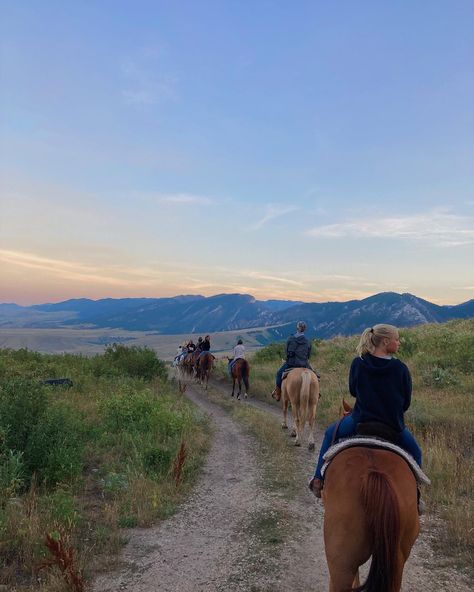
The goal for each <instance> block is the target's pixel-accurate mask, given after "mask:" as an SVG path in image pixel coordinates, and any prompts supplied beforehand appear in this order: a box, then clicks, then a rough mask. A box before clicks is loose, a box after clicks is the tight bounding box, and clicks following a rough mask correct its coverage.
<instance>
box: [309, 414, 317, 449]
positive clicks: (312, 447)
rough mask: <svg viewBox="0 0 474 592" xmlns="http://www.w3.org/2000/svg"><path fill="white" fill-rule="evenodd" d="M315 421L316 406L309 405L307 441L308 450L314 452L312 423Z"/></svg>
mask: <svg viewBox="0 0 474 592" xmlns="http://www.w3.org/2000/svg"><path fill="white" fill-rule="evenodd" d="M315 419H316V404H315V403H314V404H311V407H310V412H309V417H308V425H309V439H308V450H314V421H315Z"/></svg>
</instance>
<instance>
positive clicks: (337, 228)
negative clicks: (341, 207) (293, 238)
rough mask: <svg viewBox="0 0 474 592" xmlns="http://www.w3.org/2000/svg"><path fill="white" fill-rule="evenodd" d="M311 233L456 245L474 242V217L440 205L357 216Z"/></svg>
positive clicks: (310, 233) (330, 236)
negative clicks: (411, 211)
mask: <svg viewBox="0 0 474 592" xmlns="http://www.w3.org/2000/svg"><path fill="white" fill-rule="evenodd" d="M307 234H308V235H310V236H315V237H322V238H342V237H356V238H361V237H365V238H396V239H401V240H412V241H419V242H425V243H429V244H432V245H433V246H441V247H454V246H461V245H469V244H473V243H474V218H473V217H467V216H456V215H454V214H451V213H449V211H447V210H439V209H437V210H432V211H430V212H426V213H421V214H415V215H412V216H398V217H386V218H364V219H355V220H350V221H348V222H342V223H339V224H329V225H326V226H319V227H316V228H312V229H311V230H308V231H307Z"/></svg>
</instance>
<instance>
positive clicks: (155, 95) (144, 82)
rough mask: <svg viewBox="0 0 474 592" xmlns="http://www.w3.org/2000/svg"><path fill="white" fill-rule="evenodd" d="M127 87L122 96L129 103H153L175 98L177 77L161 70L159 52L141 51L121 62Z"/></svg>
mask: <svg viewBox="0 0 474 592" xmlns="http://www.w3.org/2000/svg"><path fill="white" fill-rule="evenodd" d="M121 70H122V74H123V75H124V77H125V80H126V85H127V88H125V89H123V90H122V97H123V99H124V101H125V103H127V104H129V105H153V104H156V103H158V102H160V101H161V100H169V99H173V100H174V99H176V98H177V96H178V93H177V78H176V76H172V75H169V74H167V73H165V72H164V71H163V64H162V62H161V61H160V52H155V51H141V52H140V53H139V55H138V56H136V57H134V58H131V57H128V58H126V59H125V60H124V61H123V62H122V64H121Z"/></svg>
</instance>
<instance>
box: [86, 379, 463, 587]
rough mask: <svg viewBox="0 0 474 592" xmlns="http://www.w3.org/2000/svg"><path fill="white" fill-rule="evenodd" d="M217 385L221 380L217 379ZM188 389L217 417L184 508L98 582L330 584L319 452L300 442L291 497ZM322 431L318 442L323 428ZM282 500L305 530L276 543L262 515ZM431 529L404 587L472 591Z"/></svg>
mask: <svg viewBox="0 0 474 592" xmlns="http://www.w3.org/2000/svg"><path fill="white" fill-rule="evenodd" d="M214 388H219V389H221V388H222V386H221V385H219V383H214ZM226 390H227V386H226ZM187 395H188V397H189V398H190V399H191V400H192V401H193V402H194V403H195V404H197V405H199V406H200V407H201V408H202V409H204V410H205V411H206V412H207V413H209V414H210V415H211V417H212V420H213V423H214V426H215V437H214V440H213V445H212V448H211V450H210V453H209V456H208V459H207V461H206V465H205V468H204V471H203V473H202V475H201V476H200V478H199V480H198V483H197V484H196V487H195V489H194V491H193V493H192V495H191V496H190V497H189V499H188V500H187V502H186V503H185V504H183V506H182V507H181V508H180V510H179V512H178V513H177V514H175V515H174V516H173V517H171V518H170V519H169V520H166V521H165V522H163V523H161V524H159V525H158V526H156V527H153V528H149V529H146V530H144V529H134V530H132V531H130V538H129V542H128V544H127V546H126V548H125V550H124V553H123V556H122V564H121V566H120V568H119V570H118V571H117V572H115V573H112V574H109V575H104V576H101V577H99V578H97V580H96V581H95V585H94V590H95V591H96V592H119V591H127V592H155V591H157V592H204V591H206V592H214V591H215V592H221V591H224V590H225V591H226V592H234V591H239V590H241V591H246V592H270V591H271V592H286V591H289V590H291V591H292V592H307V591H310V590H311V591H313V590H315V591H318V592H323V591H325V590H327V589H328V587H327V567H326V562H325V557H324V545H323V538H322V518H323V510H322V506H321V505H320V503H319V502H317V501H316V500H315V498H314V497H313V495H312V494H311V493H310V492H309V490H307V489H306V487H305V484H306V482H307V478H308V475H310V474H311V473H312V470H313V467H314V458H315V454H314V453H309V452H308V451H307V450H305V448H304V447H302V448H300V449H295V461H296V462H297V463H298V464H299V465H300V467H301V471H300V472H301V494H300V495H299V496H298V497H297V498H296V499H292V500H291V502H290V503H288V502H287V501H286V500H285V499H282V496H281V494H278V493H275V492H269V491H266V490H265V489H264V486H263V484H262V480H261V478H260V469H259V467H258V465H257V461H256V454H255V449H256V446H257V444H256V442H255V441H254V440H253V438H252V437H250V436H249V435H247V434H245V433H244V431H243V430H242V428H241V427H240V426H239V425H238V424H236V423H235V422H234V421H232V420H231V419H230V418H229V416H228V414H227V413H226V412H225V411H224V410H223V409H222V408H221V407H219V406H218V405H215V404H212V403H211V402H210V401H209V400H208V399H207V397H206V395H205V394H203V392H202V391H200V389H190V388H188V391H187ZM247 403H250V404H252V405H254V406H256V407H259V408H261V409H265V411H267V412H270V413H272V414H275V421H279V415H280V413H279V411H278V409H276V408H274V407H272V406H270V405H266V404H265V403H261V402H258V401H255V400H252V399H250V400H248V401H246V402H242V403H241V404H247ZM236 404H239V403H236ZM317 435H318V436H319V438H318V440H317V443H316V444H317V447H318V444H319V442H320V438H321V435H322V434H321V433H318V434H317ZM289 445H290V444H289ZM276 507H279V508H283V509H284V511H285V515H286V517H287V519H288V520H289V521H290V522H291V523H292V524H296V525H297V528H296V529H292V530H291V531H290V530H288V532H296V533H297V534H296V535H291V534H289V535H288V536H287V537H286V540H284V541H283V542H281V543H276V544H273V545H270V546H269V545H265V544H262V541H261V540H260V539H259V532H258V528H257V527H256V525H258V524H259V519H261V518H262V517H265V516H268V515H270V514H271V513H272V511H273V510H274V508H276ZM423 520H425V519H423ZM430 536H431V537H433V536H435V531H434V530H433V528H432V527H431V526H430V527H429V528H428V527H427V525H426V524H423V525H422V534H421V536H420V537H419V539H418V541H417V543H416V545H415V548H414V550H413V553H412V556H411V557H410V560H409V562H408V565H407V567H406V570H405V578H404V580H405V581H404V585H403V588H402V590H403V592H418V591H419V590H433V591H434V590H439V591H443V592H468V591H469V590H470V587H469V586H468V584H467V582H466V581H464V580H463V579H462V578H461V577H460V576H459V575H458V574H456V573H455V572H454V571H452V570H448V569H442V568H437V567H436V566H435V565H434V564H433V562H434V557H433V554H432V552H431V546H430ZM438 562H439V560H438Z"/></svg>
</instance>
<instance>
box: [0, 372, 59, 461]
mask: <svg viewBox="0 0 474 592" xmlns="http://www.w3.org/2000/svg"><path fill="white" fill-rule="evenodd" d="M47 405H48V399H47V396H46V393H45V389H44V388H43V387H42V386H41V385H40V384H38V382H36V381H32V380H21V379H13V380H9V381H6V382H4V383H3V384H2V385H0V429H2V428H3V430H4V434H5V436H4V437H5V445H6V447H7V448H9V449H11V450H15V451H18V452H21V451H24V450H25V448H26V445H27V442H28V439H29V436H30V434H31V432H32V431H33V429H34V427H35V426H36V424H37V422H38V420H39V418H40V417H41V415H42V414H43V413H44V411H45V409H46V408H47Z"/></svg>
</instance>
